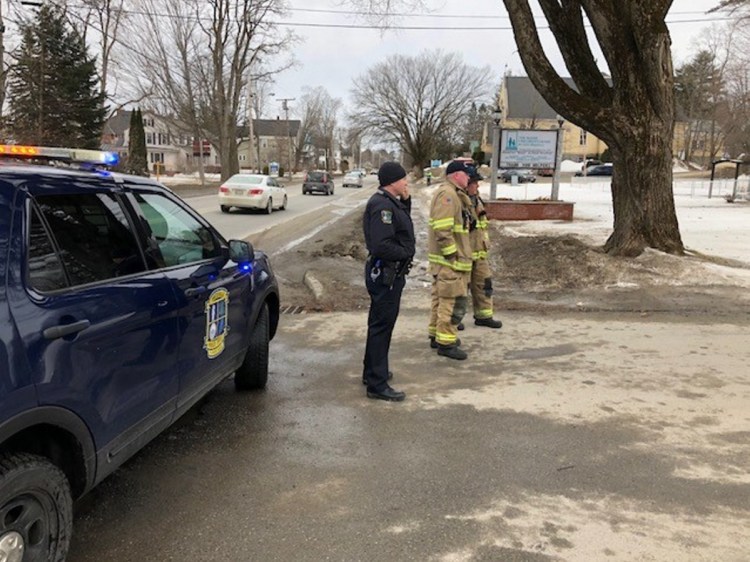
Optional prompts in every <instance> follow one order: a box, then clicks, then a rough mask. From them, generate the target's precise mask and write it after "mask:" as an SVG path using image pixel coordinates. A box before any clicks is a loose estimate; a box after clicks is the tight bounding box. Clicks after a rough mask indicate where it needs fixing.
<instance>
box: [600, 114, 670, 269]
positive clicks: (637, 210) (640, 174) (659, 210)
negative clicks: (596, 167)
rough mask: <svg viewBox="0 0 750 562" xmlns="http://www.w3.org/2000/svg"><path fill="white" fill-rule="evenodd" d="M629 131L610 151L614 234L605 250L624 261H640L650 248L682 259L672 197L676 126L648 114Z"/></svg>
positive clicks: (631, 125) (624, 126) (642, 116)
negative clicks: (637, 259)
mask: <svg viewBox="0 0 750 562" xmlns="http://www.w3.org/2000/svg"><path fill="white" fill-rule="evenodd" d="M623 128H626V129H629V130H627V131H626V132H625V133H624V134H622V135H618V137H619V138H618V142H617V143H616V144H615V143H613V144H612V145H611V146H610V151H611V154H612V163H613V176H612V206H613V210H614V229H613V232H612V234H611V235H610V237H609V239H608V240H607V242H606V244H605V245H604V249H605V251H606V252H608V253H610V254H615V255H620V256H637V255H639V254H640V253H641V252H643V250H644V249H645V248H655V249H657V250H662V251H664V252H667V253H670V254H681V253H682V252H683V247H682V241H681V239H680V233H679V226H678V224H677V215H676V213H675V206H674V197H673V193H672V147H671V143H672V122H671V121H667V122H665V121H664V120H662V119H660V118H658V117H656V116H654V115H652V114H651V112H648V111H647V112H642V115H641V117H640V118H639V119H638V121H637V122H635V123H631V124H630V126H629V127H628V124H623ZM621 147H627V148H628V149H627V150H623V149H622V148H621Z"/></svg>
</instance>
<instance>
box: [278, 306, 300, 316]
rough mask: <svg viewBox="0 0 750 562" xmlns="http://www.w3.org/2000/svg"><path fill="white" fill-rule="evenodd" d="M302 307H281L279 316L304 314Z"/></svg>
mask: <svg viewBox="0 0 750 562" xmlns="http://www.w3.org/2000/svg"><path fill="white" fill-rule="evenodd" d="M304 313H305V307H304V306H282V307H281V314H304Z"/></svg>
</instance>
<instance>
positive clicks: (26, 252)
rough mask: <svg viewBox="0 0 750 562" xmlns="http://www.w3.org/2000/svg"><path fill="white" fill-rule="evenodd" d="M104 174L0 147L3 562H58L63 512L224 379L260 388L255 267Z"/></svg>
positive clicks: (270, 318) (265, 279) (266, 281)
mask: <svg viewBox="0 0 750 562" xmlns="http://www.w3.org/2000/svg"><path fill="white" fill-rule="evenodd" d="M43 160H44V161H51V162H53V163H55V164H56V165H55V166H50V165H45V164H44V163H42V162H41V161H43ZM81 160H83V161H85V162H84V163H83V164H75V163H74V162H78V161H81ZM92 160H93V161H94V162H95V164H92V163H91V162H92ZM110 160H111V155H109V154H108V153H100V152H98V151H81V150H73V149H70V150H67V149H60V148H43V147H23V146H15V145H0V560H4V561H10V562H21V561H30V560H34V561H36V560H45V561H58V560H63V559H64V558H65V556H66V552H67V550H68V545H69V541H70V536H71V531H72V503H73V500H74V499H76V498H78V497H80V496H81V495H82V494H84V493H85V492H86V491H87V490H89V489H90V488H92V487H93V486H94V485H96V484H97V483H98V482H100V481H101V480H102V479H103V478H105V477H106V476H107V475H108V474H110V473H111V472H112V471H114V470H115V468H117V467H118V466H119V465H120V464H122V463H123V462H124V461H125V460H126V459H127V458H128V457H130V456H131V455H132V454H133V453H135V452H136V451H138V450H139V449H140V448H141V447H143V446H144V445H145V444H146V443H148V441H149V440H151V439H152V438H153V437H155V436H156V435H157V434H158V433H159V432H161V431H162V430H163V429H165V428H166V427H167V426H169V425H170V424H171V423H172V422H174V421H175V420H176V419H177V418H178V417H179V416H180V415H181V414H183V413H184V412H185V411H186V410H188V409H189V408H190V407H191V406H192V405H193V404H195V403H196V402H197V401H198V400H199V399H200V398H201V397H202V396H204V395H205V394H206V393H207V392H208V391H209V390H211V389H212V388H213V387H214V386H215V385H216V384H218V383H219V382H221V381H222V380H223V379H225V378H227V377H229V376H231V375H234V383H235V386H236V387H237V388H238V389H240V390H245V389H256V388H262V387H264V386H265V384H266V381H267V378H268V342H269V340H270V339H271V338H273V336H274V334H275V332H276V327H277V325H278V319H279V294H278V284H277V282H276V278H275V277H274V274H273V271H272V270H271V266H270V264H269V261H268V258H267V256H266V255H264V254H263V253H261V252H257V251H254V250H253V248H252V246H251V245H250V244H248V243H247V242H244V241H240V240H229V241H227V240H225V239H224V238H223V237H222V236H221V235H220V234H219V233H218V232H217V231H216V230H215V229H214V228H213V227H212V226H211V225H210V224H209V223H207V222H206V221H205V220H204V219H203V218H202V217H201V216H200V215H198V214H197V213H196V212H194V211H193V210H192V209H191V208H190V207H189V206H188V205H186V204H185V203H184V202H183V201H182V200H181V199H180V198H179V197H177V196H175V195H174V194H173V193H172V192H171V191H170V190H168V189H167V188H165V187H163V186H162V185H160V184H158V183H156V182H154V181H152V180H149V179H148V178H141V177H133V176H126V175H120V174H115V173H110V172H108V171H104V170H102V169H101V166H99V165H98V164H107V163H111V162H110ZM96 163H98V164H96Z"/></svg>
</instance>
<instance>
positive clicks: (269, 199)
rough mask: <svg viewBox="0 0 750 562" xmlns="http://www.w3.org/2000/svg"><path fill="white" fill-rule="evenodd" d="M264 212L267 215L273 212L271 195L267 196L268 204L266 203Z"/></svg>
mask: <svg viewBox="0 0 750 562" xmlns="http://www.w3.org/2000/svg"><path fill="white" fill-rule="evenodd" d="M265 212H266V214H267V215H270V214H271V213H273V199H272V198H271V197H269V198H268V204H266V210H265Z"/></svg>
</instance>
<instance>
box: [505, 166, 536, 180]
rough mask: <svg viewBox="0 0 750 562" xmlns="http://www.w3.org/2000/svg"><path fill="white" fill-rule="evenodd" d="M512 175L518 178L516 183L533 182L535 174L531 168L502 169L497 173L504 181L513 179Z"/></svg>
mask: <svg viewBox="0 0 750 562" xmlns="http://www.w3.org/2000/svg"><path fill="white" fill-rule="evenodd" d="M513 176H515V177H516V178H517V179H518V183H525V182H529V183H534V182H535V181H536V176H535V175H534V173H533V172H532V171H531V170H516V169H513V170H502V171H499V172H498V173H497V177H498V178H500V179H501V180H503V181H504V182H505V183H510V182H512V181H513Z"/></svg>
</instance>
